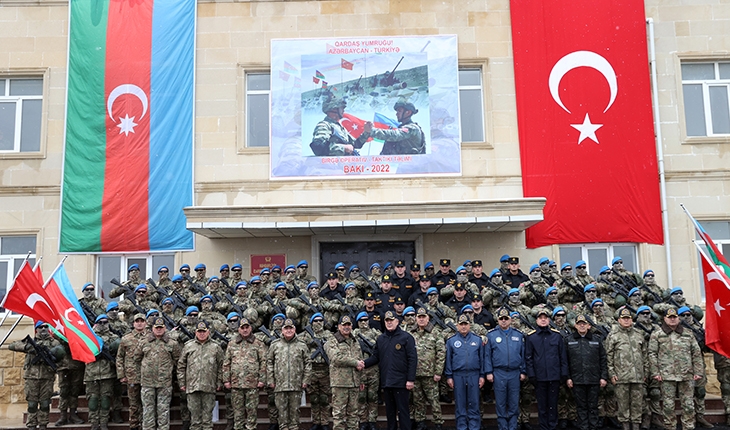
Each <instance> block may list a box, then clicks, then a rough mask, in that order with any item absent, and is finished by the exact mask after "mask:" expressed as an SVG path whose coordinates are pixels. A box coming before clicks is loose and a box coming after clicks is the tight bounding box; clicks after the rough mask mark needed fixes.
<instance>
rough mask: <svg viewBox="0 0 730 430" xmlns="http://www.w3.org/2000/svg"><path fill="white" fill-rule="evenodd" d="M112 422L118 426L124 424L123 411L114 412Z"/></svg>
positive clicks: (116, 410)
mask: <svg viewBox="0 0 730 430" xmlns="http://www.w3.org/2000/svg"><path fill="white" fill-rule="evenodd" d="M111 420H112V422H113V423H116V424H121V423H123V422H124V420H123V419H122V411H120V410H119V409H115V410H113V411H112V416H111Z"/></svg>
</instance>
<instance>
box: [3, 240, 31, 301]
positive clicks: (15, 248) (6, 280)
mask: <svg viewBox="0 0 730 430" xmlns="http://www.w3.org/2000/svg"><path fill="white" fill-rule="evenodd" d="M35 247H36V237H35V236H0V297H5V292H6V291H8V287H10V285H12V283H13V279H15V275H16V274H17V273H18V270H19V269H20V266H21V265H22V264H23V261H25V257H27V256H28V253H29V252H30V257H29V259H28V263H29V264H30V265H31V266H34V265H35ZM0 312H5V309H3V308H0Z"/></svg>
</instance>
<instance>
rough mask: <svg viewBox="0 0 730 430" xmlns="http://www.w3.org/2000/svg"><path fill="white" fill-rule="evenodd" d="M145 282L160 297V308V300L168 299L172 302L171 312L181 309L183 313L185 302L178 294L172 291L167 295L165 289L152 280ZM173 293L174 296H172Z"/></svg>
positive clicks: (148, 279)
mask: <svg viewBox="0 0 730 430" xmlns="http://www.w3.org/2000/svg"><path fill="white" fill-rule="evenodd" d="M147 282H148V283H149V284H150V285H152V288H154V289H155V291H157V295H159V296H160V307H161V306H162V300H164V299H168V298H169V299H170V300H172V310H173V311H175V310H178V309H182V310H183V312H184V311H185V309H186V308H187V307H186V306H185V300H183V299H182V296H180V294H178V293H177V292H175V291H174V290H173V291H172V293H168V292H167V290H166V289H164V288H163V287H160V286H159V285H157V284H156V283H155V281H154V279H152V278H147ZM173 293H175V294H174V295H173Z"/></svg>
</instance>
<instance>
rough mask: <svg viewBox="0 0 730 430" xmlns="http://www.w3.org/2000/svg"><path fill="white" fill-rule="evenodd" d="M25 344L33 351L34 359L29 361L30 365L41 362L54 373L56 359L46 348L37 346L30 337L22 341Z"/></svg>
mask: <svg viewBox="0 0 730 430" xmlns="http://www.w3.org/2000/svg"><path fill="white" fill-rule="evenodd" d="M23 341H25V342H26V343H28V344H30V346H32V347H33V349H35V357H33V359H32V360H31V361H30V364H38V362H39V361H41V360H43V362H44V363H46V364H47V365H48V366H49V367H50V368H51V369H53V371H54V372H55V371H56V368H57V367H58V366H56V357H54V356H53V354H51V351H49V350H48V348H47V347H45V346H43V345H38V344H37V343H36V342H35V341H34V340H33V338H32V337H30V335H27V336H26V337H25V339H23Z"/></svg>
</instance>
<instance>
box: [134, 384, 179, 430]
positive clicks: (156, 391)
mask: <svg viewBox="0 0 730 430" xmlns="http://www.w3.org/2000/svg"><path fill="white" fill-rule="evenodd" d="M170 402H172V387H161V388H155V387H142V407H143V410H144V414H143V418H142V430H155V429H156V430H169V429H170ZM130 423H131V420H130ZM130 427H131V424H130Z"/></svg>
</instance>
